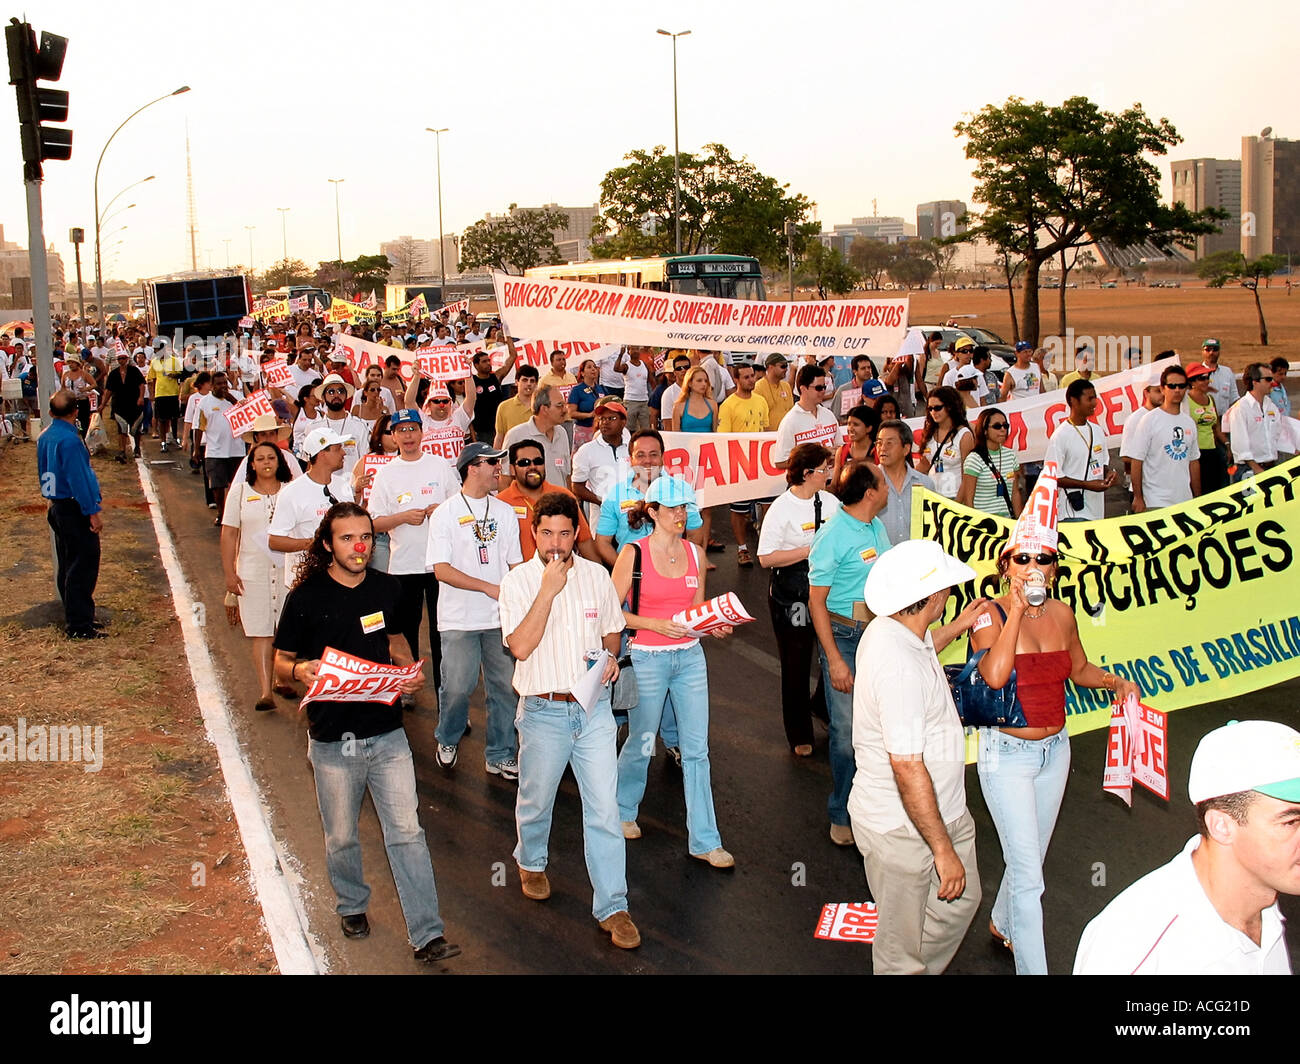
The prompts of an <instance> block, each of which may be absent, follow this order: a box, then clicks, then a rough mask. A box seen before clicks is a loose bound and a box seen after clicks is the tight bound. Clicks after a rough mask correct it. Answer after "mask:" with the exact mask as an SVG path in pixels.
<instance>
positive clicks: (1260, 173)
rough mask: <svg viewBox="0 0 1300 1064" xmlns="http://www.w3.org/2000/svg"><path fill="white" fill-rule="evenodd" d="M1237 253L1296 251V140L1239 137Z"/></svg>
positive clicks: (1299, 225) (1299, 149)
mask: <svg viewBox="0 0 1300 1064" xmlns="http://www.w3.org/2000/svg"><path fill="white" fill-rule="evenodd" d="M1264 132H1265V133H1266V134H1267V133H1270V132H1271V129H1266V130H1264ZM1241 253H1242V254H1243V255H1245V256H1246V258H1248V259H1255V258H1258V257H1259V256H1260V255H1287V256H1296V257H1300V140H1282V139H1278V138H1274V137H1272V136H1259V137H1242V138H1241Z"/></svg>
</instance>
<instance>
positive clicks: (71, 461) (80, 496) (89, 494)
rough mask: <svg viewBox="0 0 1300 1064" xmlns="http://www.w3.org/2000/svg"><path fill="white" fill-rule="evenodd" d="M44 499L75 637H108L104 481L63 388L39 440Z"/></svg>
mask: <svg viewBox="0 0 1300 1064" xmlns="http://www.w3.org/2000/svg"><path fill="white" fill-rule="evenodd" d="M36 464H37V469H38V471H39V472H40V478H41V495H42V496H43V497H44V498H46V499H48V500H49V503H50V509H49V512H48V513H47V515H46V516H47V519H48V520H49V522H50V528H52V529H53V530H54V554H55V560H56V562H57V564H58V572H57V573H56V574H55V586H56V587H57V588H58V590H59V597H60V598H61V599H63V612H64V616H65V618H66V620H67V624H68V638H69V639H102V638H104V633H103V632H102V631H100V625H99V623H98V622H97V621H96V620H95V584H96V583H97V582H98V580H99V533H100V529H102V528H103V526H104V521H103V515H102V513H101V506H100V493H99V481H98V480H97V479H96V478H95V473H94V471H93V470H92V469H91V468H90V453H89V452H88V451H87V450H86V444H85V442H84V441H83V440H82V438H81V434H80V432H78V430H77V399H76V396H74V395H73V394H72V393H71V392H69V391H66V390H60V391H57V392H55V393H54V394H53V395H52V396H51V397H50V423H49V426H48V427H47V428H46V429H45V430H44V431H43V432H42V433H41V436H40V439H39V440H37V442H36Z"/></svg>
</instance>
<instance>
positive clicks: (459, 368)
mask: <svg viewBox="0 0 1300 1064" xmlns="http://www.w3.org/2000/svg"><path fill="white" fill-rule="evenodd" d="M415 365H416V367H417V368H418V369H419V371H420V375H421V376H422V377H428V378H429V379H430V380H434V381H458V380H464V379H465V378H466V377H468V376H469V374H470V370H469V357H468V356H467V355H465V354H464V353H463V352H461V351H457V350H456V348H455V347H454V346H445V347H422V348H420V349H419V350H418V351H416V352H415Z"/></svg>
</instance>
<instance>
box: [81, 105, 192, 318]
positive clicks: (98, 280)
mask: <svg viewBox="0 0 1300 1064" xmlns="http://www.w3.org/2000/svg"><path fill="white" fill-rule="evenodd" d="M189 91H190V87H189V86H188V85H182V86H181V87H180V88H179V89H176V90H174V91H172V92H169V93H168V94H167V96H159V97H158V99H156V100H150V101H149V102H148V103H147V104H145V105H144V107H138V108H136V109H135V110H134V111H132V112H131V113H130V114H129V115H127V116H126V117H125V118H124V119H122V124H121V125H119V126H118V127H117V128H116V129H115V130H113V132H112V134H111V135H110V136H109V138H108V140H107V141H106V142H105V144H104V147H103V150H102V151H100V153H99V161H98V162H97V163H95V299H96V305H97V306H98V307H99V328H100V331H101V332H102V331H103V328H104V274H103V270H101V269H100V246H99V167H100V165H101V164H102V163H103V162H104V152H106V151H108V146H109V144H112V143H113V137H116V136H117V135H118V134H119V133H121V132H122V126H125V125H126V124H127V123H128V122H129V121H131V119H133V118H134V117H135V116H136V115H138V114H139V113H140V112H141V111H143V110H145V109H146V108H149V107H152V106H153V105H154V104H156V103H162V102H163V100H165V99H167V98H168V97H170V96H179V95H180V94H181V93H183V92H189ZM145 180H146V181H147V180H148V178H145ZM122 191H123V192H125V191H126V189H123V190H122ZM118 195H121V193H118Z"/></svg>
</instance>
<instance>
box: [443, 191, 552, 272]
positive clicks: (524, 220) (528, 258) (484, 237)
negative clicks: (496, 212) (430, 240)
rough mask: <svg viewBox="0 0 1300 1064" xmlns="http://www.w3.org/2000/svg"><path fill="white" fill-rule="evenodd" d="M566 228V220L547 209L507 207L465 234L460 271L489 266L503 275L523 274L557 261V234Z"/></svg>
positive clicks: (475, 225) (512, 205)
mask: <svg viewBox="0 0 1300 1064" xmlns="http://www.w3.org/2000/svg"><path fill="white" fill-rule="evenodd" d="M568 227H569V216H568V215H567V214H565V213H564V212H563V211H553V210H550V209H549V208H545V207H543V208H540V209H537V210H530V209H524V210H520V209H519V207H518V206H517V205H516V204H513V203H512V204H510V211H509V213H508V214H506V215H505V216H503V217H501V218H484V219H483V220H482V221H481V222H475V223H474V224H473V225H471V226H470V227H469V228H468V229H466V230H465V234H464V236H463V237H462V238H461V242H460V268H461V270H462V271H466V270H473V269H475V268H477V267H480V266H489V267H491V268H493V269H496V270H500V271H502V272H503V273H523V272H524V270H528V269H531V268H532V267H534V266H542V265H545V264H547V263H552V262H559V261H560V249H559V248H557V247H556V246H555V233H556V231H557V230H562V229H567V228H568Z"/></svg>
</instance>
